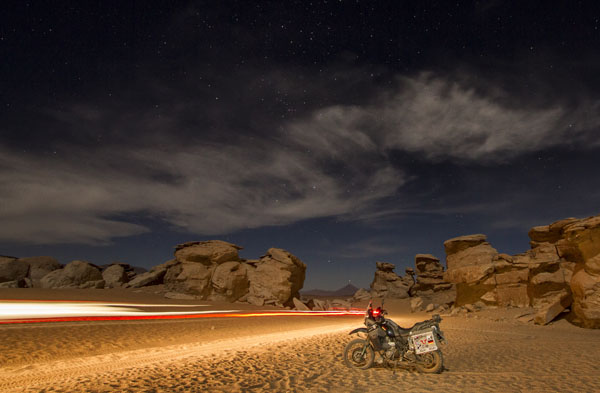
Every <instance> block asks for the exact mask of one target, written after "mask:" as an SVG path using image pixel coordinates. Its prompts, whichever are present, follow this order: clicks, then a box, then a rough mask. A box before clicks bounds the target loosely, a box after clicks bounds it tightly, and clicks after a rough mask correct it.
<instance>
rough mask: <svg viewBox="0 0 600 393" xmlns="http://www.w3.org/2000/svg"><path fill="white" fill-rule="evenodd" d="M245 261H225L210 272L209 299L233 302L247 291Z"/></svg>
mask: <svg viewBox="0 0 600 393" xmlns="http://www.w3.org/2000/svg"><path fill="white" fill-rule="evenodd" d="M246 266H248V265H246V264H245V263H240V262H233V261H231V262H225V263H222V264H220V265H218V266H217V267H216V268H215V269H214V271H213V273H212V278H211V282H212V294H211V295H210V297H209V298H210V300H221V301H228V302H234V301H236V300H238V299H239V298H241V297H242V296H243V295H245V294H246V293H247V292H248V272H247V268H246Z"/></svg>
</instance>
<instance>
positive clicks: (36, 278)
mask: <svg viewBox="0 0 600 393" xmlns="http://www.w3.org/2000/svg"><path fill="white" fill-rule="evenodd" d="M19 262H21V263H26V264H28V265H29V274H28V275H27V277H28V278H29V279H30V280H31V284H32V286H33V287H41V280H42V278H43V277H44V276H45V275H46V274H48V273H50V272H53V271H55V270H57V269H60V268H62V265H61V264H60V263H59V262H58V261H57V260H56V259H54V258H52V257H48V256H39V257H28V258H19Z"/></svg>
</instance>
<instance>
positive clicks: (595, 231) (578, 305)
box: [564, 216, 600, 328]
mask: <svg viewBox="0 0 600 393" xmlns="http://www.w3.org/2000/svg"><path fill="white" fill-rule="evenodd" d="M564 232H565V235H566V238H567V240H568V242H569V243H570V244H571V246H572V248H573V249H575V250H577V252H576V262H577V265H576V267H575V269H574V273H573V276H572V279H571V282H570V287H571V290H572V292H573V313H574V314H575V316H576V322H577V323H578V324H579V325H581V326H583V327H588V328H600V272H599V271H598V263H599V262H600V216H595V217H590V218H586V219H583V220H580V221H577V222H575V223H572V224H569V225H567V226H566V227H565V229H564Z"/></svg>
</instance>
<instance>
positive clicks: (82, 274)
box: [40, 261, 104, 288]
mask: <svg viewBox="0 0 600 393" xmlns="http://www.w3.org/2000/svg"><path fill="white" fill-rule="evenodd" d="M40 284H41V287H42V288H103V287H104V280H103V279H102V273H100V269H99V268H98V267H97V266H94V265H92V264H91V263H89V262H85V261H73V262H70V263H68V264H67V265H66V266H65V267H64V268H62V269H57V270H54V271H52V272H50V273H48V274H46V275H45V276H44V277H42V279H41V280H40Z"/></svg>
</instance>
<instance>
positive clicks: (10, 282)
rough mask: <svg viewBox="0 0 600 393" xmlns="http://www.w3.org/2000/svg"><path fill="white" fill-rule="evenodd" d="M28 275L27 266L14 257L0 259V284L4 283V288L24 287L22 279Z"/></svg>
mask: <svg viewBox="0 0 600 393" xmlns="http://www.w3.org/2000/svg"><path fill="white" fill-rule="evenodd" d="M28 273H29V265H28V264H26V263H22V262H19V260H18V259H17V258H14V257H5V256H2V257H0V283H6V284H5V286H6V287H9V288H10V287H12V288H15V287H19V286H25V283H24V279H25V278H26V277H27V274H28Z"/></svg>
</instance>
